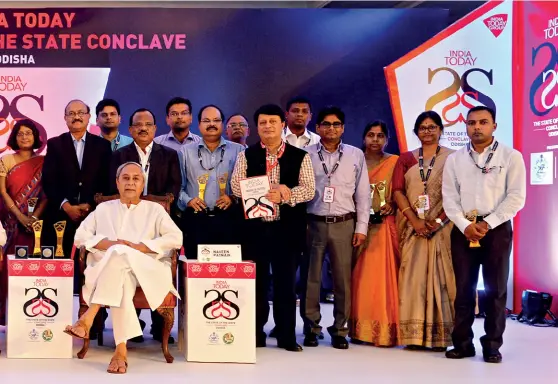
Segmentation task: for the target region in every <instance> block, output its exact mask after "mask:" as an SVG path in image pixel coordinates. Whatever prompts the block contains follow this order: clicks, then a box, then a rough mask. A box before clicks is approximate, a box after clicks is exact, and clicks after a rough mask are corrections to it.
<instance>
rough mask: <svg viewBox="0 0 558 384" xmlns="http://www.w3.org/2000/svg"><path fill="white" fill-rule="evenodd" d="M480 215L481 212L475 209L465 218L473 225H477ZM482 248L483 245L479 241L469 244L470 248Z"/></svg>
mask: <svg viewBox="0 0 558 384" xmlns="http://www.w3.org/2000/svg"><path fill="white" fill-rule="evenodd" d="M478 213H479V212H478V211H477V210H476V209H473V210H472V211H471V212H469V213H466V214H465V218H466V219H467V220H469V221H470V222H471V223H473V224H476V223H477V216H478ZM480 246H481V245H480V243H479V242H478V241H470V242H469V248H479V247H480Z"/></svg>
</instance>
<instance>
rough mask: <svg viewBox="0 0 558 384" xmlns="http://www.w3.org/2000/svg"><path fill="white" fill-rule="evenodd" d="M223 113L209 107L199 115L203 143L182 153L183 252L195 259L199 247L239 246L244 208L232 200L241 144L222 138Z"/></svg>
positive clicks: (216, 108) (241, 148)
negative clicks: (232, 181)
mask: <svg viewBox="0 0 558 384" xmlns="http://www.w3.org/2000/svg"><path fill="white" fill-rule="evenodd" d="M224 117H225V116H224V114H223V111H222V110H221V109H220V108H219V107H217V106H215V105H207V106H204V107H202V108H201V109H200V111H199V113H198V124H199V128H200V133H201V134H202V140H201V141H200V142H199V143H192V144H189V145H186V146H185V147H182V148H181V149H180V151H179V158H180V169H181V171H182V187H181V190H180V197H179V198H178V209H180V210H181V211H182V212H183V215H182V216H183V219H184V220H183V225H182V228H183V231H184V232H185V234H186V239H185V244H184V252H185V254H186V257H187V258H188V259H196V257H197V253H198V251H197V249H198V245H199V244H238V243H239V240H238V238H237V236H235V235H236V229H237V225H236V222H238V221H239V220H238V219H239V217H240V214H241V212H240V209H241V207H240V206H239V205H238V204H236V202H235V201H236V199H233V198H232V196H231V195H232V193H231V189H230V180H231V176H232V172H233V169H234V165H235V163H236V158H237V156H238V153H240V152H242V151H243V150H244V147H243V146H242V145H240V144H237V143H233V142H231V141H227V140H225V139H223V137H222V136H221V135H222V133H223V119H224Z"/></svg>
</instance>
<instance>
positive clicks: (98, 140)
mask: <svg viewBox="0 0 558 384" xmlns="http://www.w3.org/2000/svg"><path fill="white" fill-rule="evenodd" d="M90 117H91V114H90V109H89V106H88V105H86V104H85V103H84V102H83V101H81V100H72V101H70V102H69V103H68V105H67V106H66V109H65V111H64V119H65V120H66V125H67V126H68V130H69V132H66V133H63V134H61V135H60V136H56V137H52V138H50V139H49V140H48V141H47V153H46V156H45V162H44V165H43V176H42V184H43V189H44V192H45V195H46V198H47V200H48V204H47V209H46V212H45V222H44V223H43V231H42V235H43V241H42V245H51V246H54V245H56V232H55V230H54V227H53V225H54V223H56V222H57V221H61V220H65V221H66V229H65V231H64V239H63V249H64V257H66V258H70V257H71V252H72V247H73V243H74V235H75V232H76V229H77V228H78V226H79V224H80V223H81V222H82V221H83V219H85V217H86V216H87V215H88V214H89V213H90V212H91V211H92V210H93V209H95V201H94V197H95V194H96V193H106V192H107V190H108V169H109V164H110V157H111V154H112V151H111V148H110V143H109V142H108V141H107V140H105V139H103V138H102V137H99V136H96V135H92V134H90V133H89V132H87V127H88V125H89V119H90ZM74 271H75V276H74V293H78V292H79V290H80V288H81V284H80V281H79V278H80V276H79V268H74Z"/></svg>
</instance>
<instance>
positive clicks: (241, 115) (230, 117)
mask: <svg viewBox="0 0 558 384" xmlns="http://www.w3.org/2000/svg"><path fill="white" fill-rule="evenodd" d="M235 116H240V117H242V118H243V119H244V120H246V123H248V118H247V117H246V116H244V115H243V114H242V113H233V114H232V115H230V116H229V118H228V119H227V122H226V123H225V125H227V124H229V121H231V119H232V118H233V117H235Z"/></svg>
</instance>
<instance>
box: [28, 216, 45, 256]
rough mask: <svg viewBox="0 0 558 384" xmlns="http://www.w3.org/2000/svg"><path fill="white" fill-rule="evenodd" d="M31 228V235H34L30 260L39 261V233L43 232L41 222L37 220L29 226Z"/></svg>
mask: <svg viewBox="0 0 558 384" xmlns="http://www.w3.org/2000/svg"><path fill="white" fill-rule="evenodd" d="M31 228H33V233H34V234H35V246H34V247H33V253H32V254H31V255H29V256H30V258H33V259H40V258H41V232H42V231H43V221H42V220H37V221H35V222H34V223H33V224H31Z"/></svg>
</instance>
